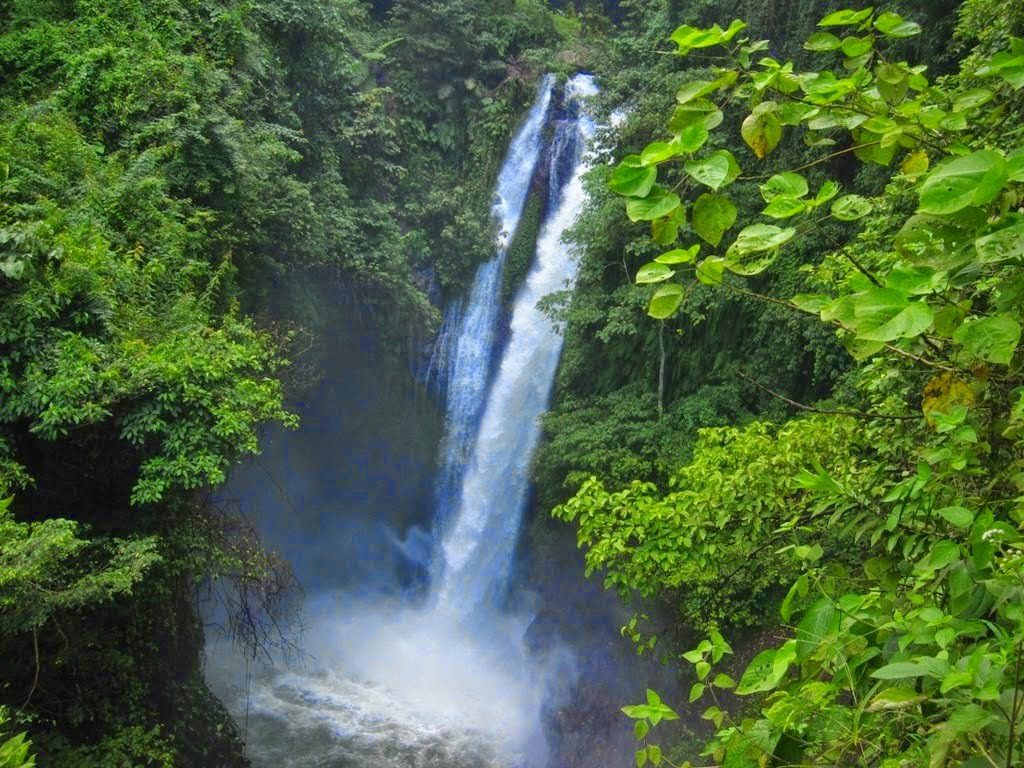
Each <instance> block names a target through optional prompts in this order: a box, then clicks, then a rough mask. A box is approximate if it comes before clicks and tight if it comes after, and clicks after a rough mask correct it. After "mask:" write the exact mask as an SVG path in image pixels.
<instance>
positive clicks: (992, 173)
mask: <svg viewBox="0 0 1024 768" xmlns="http://www.w3.org/2000/svg"><path fill="white" fill-rule="evenodd" d="M1008 180H1009V167H1008V166H1007V163H1006V160H1005V159H1004V158H1003V156H1002V155H1001V154H999V153H998V152H993V151H990V150H986V151H982V152H974V153H972V154H970V155H967V156H965V157H958V158H956V159H954V160H949V161H947V162H945V163H942V164H941V165H939V166H938V167H937V168H936V169H935V170H934V171H932V173H931V175H930V176H929V177H928V178H927V179H925V182H924V184H923V185H922V186H921V204H920V208H919V210H920V211H921V213H932V214H937V215H948V214H951V213H956V212H957V211H961V210H963V209H964V208H967V207H968V206H972V205H987V204H988V203H990V202H992V201H993V200H995V198H996V196H997V195H998V194H999V193H1000V191H1002V189H1003V187H1004V186H1005V185H1006V182H1007V181H1008Z"/></svg>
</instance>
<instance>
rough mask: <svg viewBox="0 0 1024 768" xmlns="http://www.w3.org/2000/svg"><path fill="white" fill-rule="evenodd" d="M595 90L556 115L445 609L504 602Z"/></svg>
mask: <svg viewBox="0 0 1024 768" xmlns="http://www.w3.org/2000/svg"><path fill="white" fill-rule="evenodd" d="M594 92H596V89H595V86H594V83H593V79H592V78H590V77H589V76H587V75H577V76H576V77H574V78H573V79H572V80H570V81H569V83H568V84H567V86H566V93H565V107H566V110H567V112H568V117H567V118H566V119H564V120H559V121H558V123H557V125H556V129H555V138H554V142H553V145H552V151H551V158H552V163H551V174H550V187H549V189H550V193H549V194H550V198H551V199H550V200H549V204H548V208H549V211H550V213H549V216H548V220H547V222H546V223H545V225H544V228H543V230H542V231H541V234H540V237H539V238H538V240H537V256H536V261H535V263H534V266H533V269H532V270H531V272H530V274H529V276H528V277H527V279H526V284H525V285H524V286H523V287H522V289H521V290H520V292H519V295H518V296H517V297H516V302H515V308H514V310H513V312H512V323H511V338H510V341H509V344H508V348H507V349H506V351H505V356H504V358H503V359H502V362H501V368H500V369H499V371H498V374H497V378H496V380H495V382H494V384H493V387H492V389H491V392H490V396H489V398H488V400H487V406H486V408H485V410H484V413H483V418H482V420H481V423H480V429H479V432H478V434H477V438H476V447H475V451H474V454H473V457H472V460H471V462H470V464H469V465H468V468H467V470H466V473H465V478H464V482H463V488H462V493H461V497H460V506H459V512H458V515H457V518H456V519H455V521H454V524H453V526H452V527H451V530H449V531H448V532H447V534H446V535H445V537H444V541H443V547H442V553H441V554H442V557H443V562H444V569H443V578H442V580H441V582H440V583H439V584H438V585H437V586H436V588H435V594H436V596H437V601H438V606H439V607H440V608H442V609H445V610H450V611H452V612H454V613H456V614H459V615H466V614H468V613H470V612H471V611H473V610H475V609H476V608H478V607H479V606H480V605H481V604H483V603H485V602H487V601H490V602H491V603H492V604H493V603H494V602H495V601H500V600H501V598H502V597H503V595H504V592H505V591H506V589H507V581H508V574H509V569H510V567H511V563H512V555H513V552H514V549H515V546H516V541H517V539H518V533H519V526H520V521H521V518H522V512H523V507H524V506H525V503H526V494H527V489H528V485H529V477H528V471H529V464H530V458H531V456H532V454H533V450H534V448H535V446H536V444H537V438H538V436H539V427H538V424H537V419H538V417H539V416H540V415H541V414H542V413H543V412H544V411H545V410H546V408H547V404H548V397H549V396H550V392H551V385H552V382H553V380H554V374H555V368H556V367H557V365H558V358H559V355H560V354H561V351H562V337H561V336H560V335H559V334H558V333H557V332H556V331H555V329H554V328H553V327H552V324H551V320H550V319H549V318H548V317H547V316H546V315H544V313H543V312H541V310H540V309H538V307H537V302H538V301H539V300H540V299H542V298H543V297H544V296H546V295H548V294H550V293H553V292H554V291H557V290H560V289H564V288H566V287H568V285H569V283H570V282H571V280H572V279H573V278H574V276H575V272H576V261H575V259H574V257H573V254H572V253H571V249H570V247H569V246H568V245H567V244H565V243H563V242H562V236H563V235H564V234H565V231H566V230H567V229H568V228H569V227H570V226H571V225H572V224H573V222H574V221H575V220H576V218H577V216H579V214H580V212H581V210H582V208H583V203H584V202H585V200H586V195H585V193H584V190H583V173H584V172H585V171H586V168H587V165H586V163H585V162H583V159H582V155H583V152H584V146H585V144H586V141H587V140H588V139H589V138H590V137H591V136H592V134H593V130H594V127H593V124H592V122H591V121H590V119H589V118H588V117H587V116H586V114H585V113H584V114H580V111H579V110H580V106H581V101H582V99H584V98H585V97H587V96H590V95H592V94H593V93H594Z"/></svg>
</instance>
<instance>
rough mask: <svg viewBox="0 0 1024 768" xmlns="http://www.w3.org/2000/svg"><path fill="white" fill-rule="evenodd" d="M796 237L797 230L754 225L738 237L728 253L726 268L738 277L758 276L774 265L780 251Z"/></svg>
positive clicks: (771, 225)
mask: <svg viewBox="0 0 1024 768" xmlns="http://www.w3.org/2000/svg"><path fill="white" fill-rule="evenodd" d="M795 235H796V229H795V228H793V227H790V228H788V229H781V228H779V227H776V226H775V225H773V224H752V225H750V226H749V227H746V228H745V229H744V230H743V231H741V232H740V233H739V235H738V236H737V237H736V242H734V243H733V244H732V246H730V248H729V251H728V253H726V266H728V268H729V269H730V270H731V271H732V272H735V273H736V274H738V275H746V276H750V275H756V274H759V273H761V272H763V271H764V270H766V269H767V268H768V267H770V266H771V265H772V263H773V262H774V261H775V258H776V256H777V255H778V249H779V248H781V247H782V246H783V245H785V244H786V243H788V242H789V241H790V240H792V239H793V237H794V236H795Z"/></svg>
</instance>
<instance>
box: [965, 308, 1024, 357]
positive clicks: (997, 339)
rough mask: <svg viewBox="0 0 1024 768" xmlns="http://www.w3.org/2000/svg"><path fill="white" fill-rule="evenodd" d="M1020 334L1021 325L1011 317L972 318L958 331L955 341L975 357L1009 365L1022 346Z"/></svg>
mask: <svg viewBox="0 0 1024 768" xmlns="http://www.w3.org/2000/svg"><path fill="white" fill-rule="evenodd" d="M1020 333H1021V327H1020V323H1019V322H1017V320H1015V319H1014V318H1012V317H1010V316H1009V315H994V316H992V317H972V318H968V320H967V321H966V322H965V323H964V324H963V325H961V326H960V327H959V328H958V329H957V330H956V333H954V334H953V341H955V342H957V343H958V344H962V345H963V347H964V349H965V350H966V351H967V352H969V353H970V354H971V355H973V356H974V357H979V358H981V359H982V360H986V361H988V362H990V363H998V364H1000V365H1009V364H1010V361H1011V360H1012V359H1013V353H1014V352H1015V351H1016V349H1017V345H1018V344H1020Z"/></svg>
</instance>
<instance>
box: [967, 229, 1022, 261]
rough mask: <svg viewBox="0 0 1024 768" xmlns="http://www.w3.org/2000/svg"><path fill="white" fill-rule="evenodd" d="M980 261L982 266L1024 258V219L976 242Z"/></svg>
mask: <svg viewBox="0 0 1024 768" xmlns="http://www.w3.org/2000/svg"><path fill="white" fill-rule="evenodd" d="M974 248H975V251H976V252H977V254H978V261H980V262H981V263H982V264H996V263H999V262H1002V261H1008V260H1010V259H1020V258H1024V218H1018V219H1016V223H1015V224H1011V225H1010V226H1007V227H1003V228H1002V229H1000V230H997V231H996V232H993V233H992V234H990V235H986V236H984V237H979V238H978V239H977V240H975V241H974Z"/></svg>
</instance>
